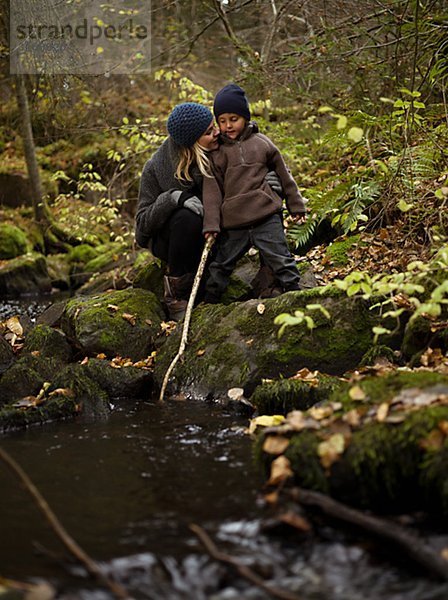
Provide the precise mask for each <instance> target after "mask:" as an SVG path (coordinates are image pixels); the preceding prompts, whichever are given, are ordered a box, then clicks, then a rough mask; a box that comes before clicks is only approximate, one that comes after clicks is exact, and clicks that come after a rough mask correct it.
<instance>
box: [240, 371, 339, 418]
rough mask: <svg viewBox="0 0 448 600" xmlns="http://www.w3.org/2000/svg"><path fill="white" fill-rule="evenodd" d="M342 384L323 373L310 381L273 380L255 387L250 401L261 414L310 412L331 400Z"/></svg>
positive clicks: (336, 378) (337, 379) (335, 378)
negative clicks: (320, 403) (315, 406)
mask: <svg viewBox="0 0 448 600" xmlns="http://www.w3.org/2000/svg"><path fill="white" fill-rule="evenodd" d="M310 375H311V374H310ZM341 385H343V382H342V380H341V379H339V378H338V377H330V376H328V375H322V374H316V375H315V376H314V377H312V376H311V377H310V378H309V379H308V380H307V379H305V378H304V379H277V380H274V381H270V380H269V381H266V382H263V383H262V384H261V385H259V386H257V387H256V388H255V391H254V393H253V394H252V396H251V397H250V402H251V404H252V405H253V406H255V408H256V410H257V412H258V413H259V414H260V415H286V414H287V413H289V412H290V411H292V410H306V409H307V408H310V407H311V406H314V405H315V404H317V403H318V402H322V401H324V400H328V398H329V396H330V395H331V394H332V392H334V390H335V389H336V388H338V387H340V386H341Z"/></svg>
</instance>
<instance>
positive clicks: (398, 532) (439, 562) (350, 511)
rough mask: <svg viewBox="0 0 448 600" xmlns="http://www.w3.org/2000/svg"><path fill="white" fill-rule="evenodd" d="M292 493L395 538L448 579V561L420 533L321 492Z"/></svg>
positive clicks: (297, 490) (331, 513)
mask: <svg viewBox="0 0 448 600" xmlns="http://www.w3.org/2000/svg"><path fill="white" fill-rule="evenodd" d="M290 495H291V497H292V498H293V499H294V500H296V501H297V502H299V503H301V504H305V505H307V506H316V507H318V508H320V509H321V510H322V511H323V512H324V513H325V514H327V515H329V516H331V517H334V518H336V519H340V520H341V521H345V522H346V523H351V524H352V525H356V526H358V527H361V528H362V529H364V530H366V531H370V532H371V533H374V534H375V535H378V536H380V537H382V538H384V539H387V540H390V541H392V542H394V543H395V544H397V545H398V546H400V547H401V548H402V549H403V550H404V551H405V552H406V553H407V554H408V556H409V557H410V558H412V559H413V560H415V561H416V562H417V563H419V564H420V565H422V566H423V567H425V568H426V569H427V570H428V571H429V572H431V573H433V574H434V575H437V576H438V577H440V578H442V579H445V580H448V561H447V560H445V559H444V558H443V557H442V556H441V555H440V554H439V553H438V552H436V551H435V550H433V549H432V548H431V547H430V546H428V544H426V543H425V542H424V541H423V540H422V539H421V538H420V537H418V536H417V535H415V534H413V533H411V532H409V531H407V530H406V529H404V528H403V527H401V526H400V525H398V524H396V523H392V522H391V521H388V520H385V519H381V518H379V517H375V516H372V515H367V514H365V513H363V512H362V511H359V510H356V509H354V508H351V507H349V506H346V505H345V504H342V503H341V502H338V501H337V500H334V499H333V498H330V497H329V496H326V495H325V494H321V493H320V492H313V491H311V490H305V489H301V488H294V489H293V490H291V491H290Z"/></svg>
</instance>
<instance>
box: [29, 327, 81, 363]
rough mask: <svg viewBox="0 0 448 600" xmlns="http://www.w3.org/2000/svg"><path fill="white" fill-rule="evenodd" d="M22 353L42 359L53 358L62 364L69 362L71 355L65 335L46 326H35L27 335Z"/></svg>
mask: <svg viewBox="0 0 448 600" xmlns="http://www.w3.org/2000/svg"><path fill="white" fill-rule="evenodd" d="M23 352H24V353H30V354H31V353H33V354H35V355H38V356H42V357H44V358H55V359H57V360H60V361H61V362H64V363H65V362H69V361H70V360H71V358H72V354H73V352H72V348H71V346H70V344H69V343H68V340H67V337H66V335H65V334H64V333H63V332H62V331H60V330H59V329H54V328H53V327H49V326H48V325H36V327H34V328H33V329H32V330H31V331H30V332H29V333H28V334H27V336H26V339H25V344H24V347H23Z"/></svg>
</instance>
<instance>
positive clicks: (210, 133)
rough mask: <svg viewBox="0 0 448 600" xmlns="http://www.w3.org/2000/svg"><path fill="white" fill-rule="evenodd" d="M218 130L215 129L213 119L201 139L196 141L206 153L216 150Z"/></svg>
mask: <svg viewBox="0 0 448 600" xmlns="http://www.w3.org/2000/svg"><path fill="white" fill-rule="evenodd" d="M218 136H219V129H218V128H217V127H216V125H215V123H214V121H213V119H212V121H211V123H210V125H209V126H208V127H207V129H206V130H205V131H204V133H203V134H202V135H201V137H200V138H199V139H198V144H199V145H200V146H201V147H202V148H204V150H206V151H207V152H211V151H212V150H217V149H218V146H219V144H218Z"/></svg>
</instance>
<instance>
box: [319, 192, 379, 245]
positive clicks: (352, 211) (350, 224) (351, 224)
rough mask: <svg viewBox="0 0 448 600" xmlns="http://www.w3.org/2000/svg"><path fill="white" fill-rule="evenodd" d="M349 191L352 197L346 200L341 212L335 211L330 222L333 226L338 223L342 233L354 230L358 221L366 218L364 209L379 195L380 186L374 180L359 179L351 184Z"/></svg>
mask: <svg viewBox="0 0 448 600" xmlns="http://www.w3.org/2000/svg"><path fill="white" fill-rule="evenodd" d="M351 191H352V193H353V197H352V198H351V199H350V200H349V201H348V202H346V204H345V205H344V207H343V209H342V211H341V212H337V214H336V216H334V217H333V220H332V222H331V224H332V225H333V226H334V225H340V226H341V228H342V231H343V233H344V234H346V233H349V232H352V231H354V230H355V229H356V228H357V227H358V223H359V221H366V220H367V217H366V215H365V214H364V210H365V209H366V207H367V206H368V205H369V204H371V203H372V202H373V201H374V200H375V199H376V198H377V197H378V196H379V193H380V186H379V185H378V183H377V182H375V181H371V182H369V183H364V182H362V181H361V182H360V183H355V184H354V185H352V187H351Z"/></svg>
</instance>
